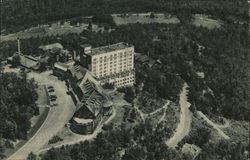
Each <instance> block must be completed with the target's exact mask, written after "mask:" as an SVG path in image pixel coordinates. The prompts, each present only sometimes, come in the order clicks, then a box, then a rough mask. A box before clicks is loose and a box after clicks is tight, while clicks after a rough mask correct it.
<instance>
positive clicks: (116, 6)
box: [1, 0, 248, 33]
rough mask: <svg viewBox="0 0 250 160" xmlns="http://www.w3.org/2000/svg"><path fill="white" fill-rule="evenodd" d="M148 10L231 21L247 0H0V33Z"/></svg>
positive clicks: (241, 15) (242, 16)
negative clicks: (204, 15)
mask: <svg viewBox="0 0 250 160" xmlns="http://www.w3.org/2000/svg"><path fill="white" fill-rule="evenodd" d="M121 6H122V7H121ZM151 11H152V12H164V13H171V14H175V15H188V14H192V13H201V14H208V15H211V16H214V17H216V18H221V19H223V20H227V21H234V20H236V18H237V19H247V18H248V17H247V16H246V15H247V13H248V3H247V0H237V1H236V0H188V1H187V0H154V1H152V0H84V1H83V0H74V1H71V0H53V1H51V0H3V1H2V2H1V21H2V22H1V33H10V32H16V31H20V30H23V29H25V28H28V27H31V26H36V25H38V24H47V23H50V22H54V21H64V20H67V19H70V18H75V17H80V16H90V15H103V14H112V13H136V12H137V13H138V12H139V13H140V12H151Z"/></svg>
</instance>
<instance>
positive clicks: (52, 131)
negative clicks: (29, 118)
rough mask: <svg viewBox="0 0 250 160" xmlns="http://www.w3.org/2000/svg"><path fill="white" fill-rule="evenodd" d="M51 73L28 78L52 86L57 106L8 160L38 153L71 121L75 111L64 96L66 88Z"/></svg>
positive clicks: (70, 102) (32, 73)
mask: <svg viewBox="0 0 250 160" xmlns="http://www.w3.org/2000/svg"><path fill="white" fill-rule="evenodd" d="M50 74H51V72H43V73H34V72H30V73H29V74H28V78H34V79H35V81H37V82H39V83H41V84H46V85H52V86H54V88H55V92H56V95H57V97H58V98H57V103H58V106H55V107H53V108H51V109H50V111H49V114H48V116H47V118H46V120H45V121H44V123H43V124H42V126H41V127H40V128H39V130H38V131H37V132H36V133H35V135H34V136H33V137H31V138H30V139H29V140H28V141H27V142H26V143H25V144H24V145H23V146H22V147H21V148H20V149H19V150H17V151H16V152H15V153H14V154H13V155H11V156H10V157H9V158H8V160H24V159H26V157H27V156H28V154H29V153H30V152H34V153H36V152H38V151H39V149H40V148H42V147H43V146H44V145H45V144H46V143H48V141H49V139H51V138H52V137H53V136H54V135H56V133H57V132H58V131H59V130H60V129H61V128H62V127H64V125H65V124H66V123H67V122H68V121H69V120H70V119H71V117H72V116H73V114H74V111H75V105H74V103H73V101H72V99H71V97H70V96H69V95H67V94H66V91H67V88H66V85H65V83H64V82H63V81H59V80H58V79H56V77H53V76H51V75H50Z"/></svg>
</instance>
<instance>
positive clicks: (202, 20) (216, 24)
mask: <svg viewBox="0 0 250 160" xmlns="http://www.w3.org/2000/svg"><path fill="white" fill-rule="evenodd" d="M193 18H194V20H193V25H195V26H197V27H200V26H202V27H205V28H208V29H215V28H220V27H221V25H222V22H221V21H219V20H215V19H212V18H209V16H207V15H203V14H195V15H193Z"/></svg>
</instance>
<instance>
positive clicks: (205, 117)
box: [197, 111, 230, 139]
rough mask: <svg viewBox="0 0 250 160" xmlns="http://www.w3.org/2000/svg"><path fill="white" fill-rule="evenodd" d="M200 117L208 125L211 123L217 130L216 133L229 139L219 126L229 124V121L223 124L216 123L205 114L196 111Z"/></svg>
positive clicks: (222, 126)
mask: <svg viewBox="0 0 250 160" xmlns="http://www.w3.org/2000/svg"><path fill="white" fill-rule="evenodd" d="M197 113H198V115H199V116H200V117H202V118H203V119H204V120H205V121H206V122H207V123H208V124H209V125H211V126H212V127H213V128H214V129H215V130H217V132H218V134H219V135H220V136H221V137H223V138H224V139H230V137H228V136H227V135H226V134H225V133H224V132H223V131H222V130H221V129H220V128H226V127H227V126H229V122H226V124H225V125H217V124H215V123H214V122H212V121H211V120H210V119H208V118H207V116H206V115H204V114H203V113H202V112H201V111H198V112H197Z"/></svg>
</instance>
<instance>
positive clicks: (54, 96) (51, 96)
mask: <svg viewBox="0 0 250 160" xmlns="http://www.w3.org/2000/svg"><path fill="white" fill-rule="evenodd" d="M49 98H55V99H57V96H56V95H50V96H49Z"/></svg>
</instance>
